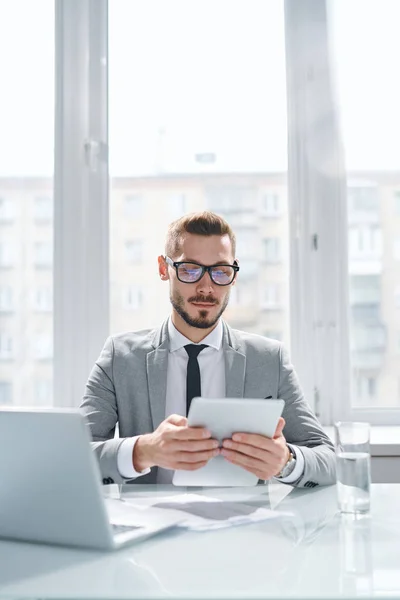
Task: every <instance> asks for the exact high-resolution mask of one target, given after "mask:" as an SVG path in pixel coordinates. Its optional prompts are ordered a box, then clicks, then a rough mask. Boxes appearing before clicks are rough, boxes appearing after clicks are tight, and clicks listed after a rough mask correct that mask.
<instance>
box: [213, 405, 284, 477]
mask: <svg viewBox="0 0 400 600" xmlns="http://www.w3.org/2000/svg"><path fill="white" fill-rule="evenodd" d="M284 426H285V420H284V419H283V418H282V417H280V419H279V421H278V425H277V428H276V431H275V435H274V437H273V438H272V439H271V438H268V437H265V436H263V435H256V434H254V433H234V434H233V436H232V439H231V440H224V441H223V444H222V446H223V448H222V450H221V454H222V456H224V457H225V458H226V460H229V462H231V463H234V464H235V465H239V466H240V467H243V468H244V469H246V471H250V473H254V475H257V477H258V478H259V479H270V478H271V477H274V476H275V475H278V474H279V473H280V472H281V470H282V468H283V467H284V466H285V464H286V463H287V461H288V460H289V454H290V453H289V448H288V447H287V445H286V440H285V438H284V436H283V434H282V430H283V428H284Z"/></svg>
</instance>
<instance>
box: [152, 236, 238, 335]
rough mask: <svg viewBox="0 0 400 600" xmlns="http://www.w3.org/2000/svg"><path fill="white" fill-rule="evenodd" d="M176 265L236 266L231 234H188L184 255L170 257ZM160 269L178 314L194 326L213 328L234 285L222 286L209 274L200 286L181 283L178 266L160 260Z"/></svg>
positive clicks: (185, 240) (183, 244)
mask: <svg viewBox="0 0 400 600" xmlns="http://www.w3.org/2000/svg"><path fill="white" fill-rule="evenodd" d="M170 258H171V259H172V260H173V261H174V262H181V261H187V262H196V263H199V264H200V265H206V266H211V265H215V264H218V263H219V264H221V263H224V264H230V265H232V264H233V261H234V256H233V255H232V246H231V241H230V239H229V236H228V235H223V236H219V235H212V236H204V235H196V234H191V233H186V234H185V235H184V237H183V239H182V244H181V247H180V253H179V254H178V255H176V256H170ZM159 270H160V275H161V277H162V278H163V279H169V281H170V300H171V304H172V306H173V308H174V309H175V311H176V312H177V313H178V314H179V315H180V317H181V318H182V319H183V320H184V321H185V322H186V323H187V324H188V325H190V326H191V327H197V328H199V329H209V328H211V327H213V326H214V325H215V324H216V322H217V321H218V319H219V318H220V316H221V315H222V313H223V312H224V310H225V309H226V307H227V305H228V301H229V295H230V290H231V287H232V285H234V284H235V281H236V279H234V280H233V283H232V284H230V285H226V286H219V285H217V284H216V283H214V282H213V281H212V280H211V278H210V274H209V273H207V272H206V273H205V274H204V275H203V277H202V278H201V279H200V281H197V282H196V283H183V282H181V281H179V279H178V278H177V275H176V270H175V268H174V267H171V266H169V265H166V264H165V261H164V259H163V258H162V257H160V258H159Z"/></svg>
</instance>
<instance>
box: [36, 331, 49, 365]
mask: <svg viewBox="0 0 400 600" xmlns="http://www.w3.org/2000/svg"><path fill="white" fill-rule="evenodd" d="M33 358H35V359H37V360H50V359H52V358H53V338H52V337H51V336H50V335H49V334H48V333H38V334H36V336H35V338H34V340H33Z"/></svg>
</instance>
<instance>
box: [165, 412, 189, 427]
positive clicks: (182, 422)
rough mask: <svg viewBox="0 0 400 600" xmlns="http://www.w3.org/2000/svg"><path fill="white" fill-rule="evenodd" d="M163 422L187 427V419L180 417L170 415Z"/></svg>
mask: <svg viewBox="0 0 400 600" xmlns="http://www.w3.org/2000/svg"><path fill="white" fill-rule="evenodd" d="M165 420H166V421H167V423H171V424H172V425H179V426H181V427H185V426H186V425H187V418H186V417H182V415H170V416H169V417H168V418H167V419H165Z"/></svg>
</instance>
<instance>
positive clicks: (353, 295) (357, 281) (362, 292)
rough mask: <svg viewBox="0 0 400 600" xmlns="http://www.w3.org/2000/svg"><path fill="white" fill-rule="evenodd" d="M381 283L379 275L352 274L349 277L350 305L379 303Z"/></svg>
mask: <svg viewBox="0 0 400 600" xmlns="http://www.w3.org/2000/svg"><path fill="white" fill-rule="evenodd" d="M381 286H382V284H381V278H380V276H379V275H353V276H351V277H350V304H351V305H353V306H354V305H357V306H360V305H370V304H375V305H380V303H381V296H382V287H381Z"/></svg>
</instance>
